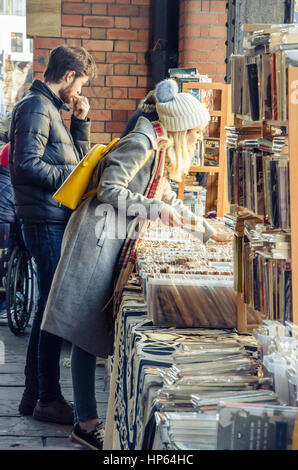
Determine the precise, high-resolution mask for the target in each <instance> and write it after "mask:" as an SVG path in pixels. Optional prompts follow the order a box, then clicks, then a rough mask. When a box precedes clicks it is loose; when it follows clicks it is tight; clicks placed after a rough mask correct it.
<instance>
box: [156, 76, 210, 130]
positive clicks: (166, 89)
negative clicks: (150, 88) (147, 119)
mask: <svg viewBox="0 0 298 470" xmlns="http://www.w3.org/2000/svg"><path fill="white" fill-rule="evenodd" d="M155 94H156V99H157V102H156V111H157V113H158V116H159V120H160V122H161V123H162V124H163V126H164V127H165V128H166V130H167V131H172V132H174V131H186V130H188V129H194V128H196V127H198V126H206V125H207V124H208V122H209V120H210V114H209V112H208V110H207V108H206V106H204V105H203V104H202V103H200V101H199V100H198V99H197V98H195V97H194V96H193V95H191V94H190V93H178V85H177V82H176V81H175V80H173V79H172V78H169V79H166V80H163V81H162V82H159V83H158V84H157V85H156V88H155Z"/></svg>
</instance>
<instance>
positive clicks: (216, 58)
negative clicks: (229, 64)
mask: <svg viewBox="0 0 298 470" xmlns="http://www.w3.org/2000/svg"><path fill="white" fill-rule="evenodd" d="M224 60H225V54H223V53H222V52H220V51H210V52H209V62H224Z"/></svg>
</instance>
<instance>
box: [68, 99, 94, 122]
mask: <svg viewBox="0 0 298 470" xmlns="http://www.w3.org/2000/svg"><path fill="white" fill-rule="evenodd" d="M72 100H73V114H74V116H75V117H76V118H78V119H82V120H84V119H86V117H87V114H88V111H89V109H90V105H89V101H88V99H87V98H86V97H85V96H75V97H73V99H72Z"/></svg>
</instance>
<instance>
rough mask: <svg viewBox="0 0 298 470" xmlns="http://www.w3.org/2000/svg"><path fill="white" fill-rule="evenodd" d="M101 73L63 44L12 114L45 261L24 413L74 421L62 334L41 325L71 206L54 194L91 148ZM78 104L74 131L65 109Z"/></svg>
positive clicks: (34, 239) (15, 150)
mask: <svg viewBox="0 0 298 470" xmlns="http://www.w3.org/2000/svg"><path fill="white" fill-rule="evenodd" d="M95 74H96V65H95V62H94V60H93V58H92V56H91V55H90V54H89V53H88V52H87V51H86V50H85V49H83V48H81V47H69V46H59V47H57V48H56V49H54V50H53V51H52V52H51V54H50V57H49V62H48V65H47V68H46V71H45V73H44V81H43V82H42V81H39V80H34V82H33V84H32V86H31V87H30V91H29V93H28V94H27V95H26V96H25V97H24V98H23V99H22V100H21V101H19V102H18V103H17V104H16V105H15V107H14V109H13V113H12V122H11V127H10V152H9V168H10V174H11V181H12V185H13V189H14V196H15V204H16V211H17V215H18V218H19V219H20V221H21V224H22V233H23V237H24V241H25V244H26V246H27V249H28V250H29V252H30V253H31V255H32V256H33V258H34V259H35V262H36V266H37V274H38V283H39V292H40V299H39V303H38V308H37V312H36V315H35V317H34V320H33V324H32V329H31V334H30V339H29V344H28V350H27V357H26V366H25V390H24V394H23V397H22V400H21V403H20V406H19V411H20V413H21V414H23V415H33V417H34V418H35V419H38V420H40V421H51V422H55V423H59V424H72V422H73V408H72V407H71V405H69V404H68V403H67V402H66V401H65V400H64V398H63V396H62V394H61V389H60V384H59V371H60V369H59V359H60V352H61V341H62V340H61V339H60V338H58V337H57V336H54V335H52V334H49V333H46V332H44V331H42V332H41V331H40V325H41V321H42V317H43V312H44V307H45V304H46V301H47V297H48V293H49V290H50V286H51V282H52V279H53V275H54V272H55V269H56V267H57V264H58V260H59V257H60V248H61V242H62V237H63V233H64V229H65V226H66V224H67V221H68V219H69V216H70V211H69V210H68V209H67V208H66V207H63V206H61V204H59V203H58V202H56V201H55V200H54V199H53V198H52V196H53V194H54V193H55V192H56V190H57V189H58V188H59V186H60V185H61V184H62V183H63V182H64V181H65V179H66V178H67V177H68V175H69V174H70V173H71V171H72V170H73V169H74V168H75V166H76V165H77V164H78V162H79V161H80V159H81V158H82V157H83V156H84V155H85V154H86V152H87V151H88V150H89V136H90V120H89V118H87V114H88V111H89V103H88V100H87V98H86V97H84V96H80V94H81V88H82V86H83V85H84V84H86V83H87V81H88V80H89V79H92V78H93V76H95ZM65 105H72V106H73V114H72V116H71V125H70V131H69V130H68V128H67V127H66V126H65V124H64V121H63V118H62V115H61V111H62V109H68V110H69V108H67V106H65Z"/></svg>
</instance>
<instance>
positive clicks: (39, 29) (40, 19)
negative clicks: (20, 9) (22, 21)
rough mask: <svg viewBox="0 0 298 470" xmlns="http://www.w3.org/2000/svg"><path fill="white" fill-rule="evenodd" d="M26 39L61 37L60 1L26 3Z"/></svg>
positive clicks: (28, 0)
mask: <svg viewBox="0 0 298 470" xmlns="http://www.w3.org/2000/svg"><path fill="white" fill-rule="evenodd" d="M26 32H27V37H31V38H32V37H37V36H46V37H57V38H59V37H61V0H42V1H40V0H27V1H26Z"/></svg>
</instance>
